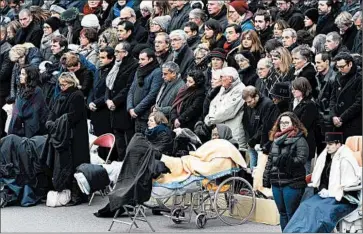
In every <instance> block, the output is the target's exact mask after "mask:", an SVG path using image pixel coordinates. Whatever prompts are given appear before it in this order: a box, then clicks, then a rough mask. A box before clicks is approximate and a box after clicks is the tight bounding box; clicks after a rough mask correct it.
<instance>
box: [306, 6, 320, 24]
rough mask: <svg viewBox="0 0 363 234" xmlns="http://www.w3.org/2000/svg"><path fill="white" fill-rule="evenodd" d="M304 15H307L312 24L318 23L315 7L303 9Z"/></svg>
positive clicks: (317, 13)
mask: <svg viewBox="0 0 363 234" xmlns="http://www.w3.org/2000/svg"><path fill="white" fill-rule="evenodd" d="M305 16H306V17H308V18H309V19H310V20H311V21H313V23H314V24H316V23H318V18H319V12H318V10H317V9H315V8H310V9H308V10H306V11H305Z"/></svg>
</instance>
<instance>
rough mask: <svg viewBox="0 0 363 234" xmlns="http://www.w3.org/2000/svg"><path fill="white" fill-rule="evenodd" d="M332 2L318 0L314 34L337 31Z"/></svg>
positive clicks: (329, 0) (331, 0)
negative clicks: (317, 17) (317, 14)
mask: <svg viewBox="0 0 363 234" xmlns="http://www.w3.org/2000/svg"><path fill="white" fill-rule="evenodd" d="M333 4H334V1H333V0H319V5H318V12H319V16H320V17H319V20H318V23H317V24H316V35H319V34H328V33H330V32H334V31H335V32H338V31H339V29H338V28H337V26H336V25H335V24H334V20H335V15H334V12H333Z"/></svg>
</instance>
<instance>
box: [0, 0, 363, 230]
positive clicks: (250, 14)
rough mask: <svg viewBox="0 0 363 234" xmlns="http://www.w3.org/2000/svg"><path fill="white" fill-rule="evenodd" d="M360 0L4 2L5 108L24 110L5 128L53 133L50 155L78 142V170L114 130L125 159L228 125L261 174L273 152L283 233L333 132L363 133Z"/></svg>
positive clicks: (0, 8)
mask: <svg viewBox="0 0 363 234" xmlns="http://www.w3.org/2000/svg"><path fill="white" fill-rule="evenodd" d="M360 4H361V3H360V1H358V0H346V1H340V0H305V1H302V0H248V1H246V0H231V1H215V0H213V1H207V0H203V1H188V0H180V1H161V0H160V1H158V0H150V1H141V0H118V1H115V0H88V1H87V0H75V1H69V0H51V1H45V0H44V1H43V0H24V1H21V0H0V107H1V108H2V107H3V106H11V107H12V112H11V115H9V117H8V114H7V113H6V112H5V111H4V110H3V109H1V116H0V117H1V118H0V133H1V136H2V137H5V136H6V135H7V134H8V135H10V134H15V135H18V136H20V137H27V138H31V137H34V136H38V135H49V144H50V145H51V146H50V147H49V149H48V151H49V152H48V153H52V151H51V150H52V148H55V149H57V147H70V148H69V152H70V154H71V155H72V165H71V168H72V169H70V170H71V171H73V172H74V171H75V168H76V167H77V166H79V165H80V164H82V163H89V160H90V156H89V139H88V134H89V133H92V134H94V135H96V136H100V135H102V134H105V133H113V134H114V135H115V137H116V149H115V150H114V152H112V154H111V158H110V160H111V161H123V160H124V158H125V154H126V148H127V145H128V143H129V142H130V141H131V139H132V137H133V136H134V134H135V133H141V134H144V135H146V136H148V137H149V138H150V139H152V137H153V136H154V135H155V134H158V133H160V132H161V133H162V134H163V140H165V141H166V142H168V147H166V148H163V149H162V150H163V152H164V153H165V154H172V153H175V150H173V144H172V143H170V142H172V141H173V137H174V136H173V134H174V133H173V132H172V130H174V129H178V128H188V129H190V130H192V131H194V132H195V133H196V134H197V135H198V136H199V137H200V139H201V140H202V142H203V143H204V142H206V141H208V140H210V139H211V138H212V136H213V134H212V133H213V131H216V130H215V129H216V125H218V124H224V125H226V126H227V127H228V128H229V129H230V130H231V133H232V136H233V139H234V140H235V142H236V147H238V150H239V151H240V152H241V153H242V155H243V156H244V157H246V159H247V158H248V159H249V160H248V161H249V168H250V170H251V172H252V173H253V170H254V168H255V167H256V165H257V163H258V151H262V152H263V153H264V154H265V155H269V160H268V163H267V166H266V170H265V174H264V186H265V187H271V186H272V190H273V195H274V198H275V201H276V204H277V207H278V210H279V211H280V216H281V228H282V230H284V228H285V226H286V225H287V223H288V221H289V220H290V219H291V217H292V215H293V213H294V212H295V210H296V209H297V207H298V206H299V204H300V200H301V197H302V195H303V193H304V190H305V187H306V182H305V176H306V175H307V174H309V173H311V172H312V169H313V168H312V164H311V162H312V160H313V159H314V157H315V156H316V155H320V154H321V153H322V152H323V151H324V149H325V147H326V142H325V135H326V134H327V133H331V132H339V133H342V139H341V140H340V141H339V143H344V142H345V140H346V139H347V138H348V137H350V136H357V135H358V136H359V135H362V72H361V64H362V55H361V53H362V24H361V21H362V12H361V10H360ZM65 116H66V117H65ZM87 120H90V121H91V128H90V129H89V128H88V127H87ZM155 121H156V122H157V124H155ZM6 122H8V124H6ZM160 123H162V124H160ZM5 126H6V127H5ZM156 126H158V127H157V128H156ZM160 126H161V127H160ZM68 130H69V131H68ZM169 143H170V144H169ZM56 144H58V145H56ZM53 150H54V149H53ZM98 153H99V155H100V156H101V157H103V158H105V157H106V155H107V152H106V151H102V149H100V150H99V152H98ZM289 157H290V158H291V157H294V158H295V159H294V160H293V161H291V162H290V161H289V160H288V158H289ZM329 170H330V169H329ZM68 182H69V181H68ZM68 182H67V183H66V182H64V183H65V185H64V186H62V188H64V187H67V186H68V187H71V184H72V183H71V182H69V183H68ZM321 189H323V188H319V191H320V190H321ZM324 189H328V183H326V184H325V188H324ZM75 194H78V193H75ZM286 196H288V197H289V198H288V199H287V198H286ZM72 201H73V204H79V203H81V202H84V201H85V200H84V199H81V196H78V198H77V199H75V200H72Z"/></svg>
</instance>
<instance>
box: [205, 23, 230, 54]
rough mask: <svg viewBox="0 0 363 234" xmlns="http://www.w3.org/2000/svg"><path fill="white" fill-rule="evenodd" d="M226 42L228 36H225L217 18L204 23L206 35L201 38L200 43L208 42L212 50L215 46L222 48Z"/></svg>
mask: <svg viewBox="0 0 363 234" xmlns="http://www.w3.org/2000/svg"><path fill="white" fill-rule="evenodd" d="M225 42H226V38H225V37H224V36H223V32H222V27H221V25H220V23H219V22H218V21H217V20H215V19H209V20H208V21H207V22H205V24H204V35H203V37H202V39H201V40H200V43H202V44H206V45H207V47H208V49H209V50H210V51H212V50H213V49H215V48H222V49H223V45H224V43H225Z"/></svg>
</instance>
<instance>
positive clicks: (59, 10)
mask: <svg viewBox="0 0 363 234" xmlns="http://www.w3.org/2000/svg"><path fill="white" fill-rule="evenodd" d="M49 11H50V12H52V11H54V12H55V13H58V14H60V15H61V14H62V13H63V12H65V11H66V10H65V9H64V8H62V7H60V6H57V5H52V6H51V7H50V8H49Z"/></svg>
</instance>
